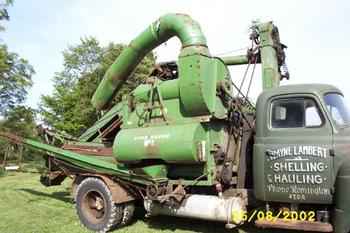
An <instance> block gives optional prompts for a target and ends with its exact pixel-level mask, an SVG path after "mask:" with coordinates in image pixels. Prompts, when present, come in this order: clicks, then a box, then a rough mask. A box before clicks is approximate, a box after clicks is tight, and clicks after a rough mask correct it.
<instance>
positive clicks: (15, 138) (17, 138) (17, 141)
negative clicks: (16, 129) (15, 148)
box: [0, 132, 24, 144]
mask: <svg viewBox="0 0 350 233" xmlns="http://www.w3.org/2000/svg"><path fill="white" fill-rule="evenodd" d="M0 137H1V138H4V139H5V140H8V141H10V142H12V143H15V144H23V142H24V139H23V138H22V137H20V136H17V135H16V134H13V133H8V132H0Z"/></svg>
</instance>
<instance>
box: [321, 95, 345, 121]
mask: <svg viewBox="0 0 350 233" xmlns="http://www.w3.org/2000/svg"><path fill="white" fill-rule="evenodd" d="M323 99H324V101H325V103H326V106H327V109H328V111H329V113H330V115H331V117H332V120H333V121H334V122H335V124H336V125H339V126H345V125H348V124H350V114H349V110H348V108H347V107H346V105H345V103H344V97H343V96H342V95H340V94H337V93H328V94H326V95H325V96H324V98H323Z"/></svg>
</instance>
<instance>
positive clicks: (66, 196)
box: [18, 188, 73, 203]
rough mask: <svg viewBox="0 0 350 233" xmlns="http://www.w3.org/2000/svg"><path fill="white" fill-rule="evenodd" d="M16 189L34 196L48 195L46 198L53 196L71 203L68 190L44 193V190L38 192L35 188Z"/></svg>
mask: <svg viewBox="0 0 350 233" xmlns="http://www.w3.org/2000/svg"><path fill="white" fill-rule="evenodd" d="M18 191H24V192H27V193H30V194H33V195H36V196H41V197H48V198H53V199H56V200H59V201H63V202H68V203H73V201H72V198H71V196H70V193H69V192H53V193H51V194H50V193H44V192H40V191H37V190H33V189H26V188H23V189H18Z"/></svg>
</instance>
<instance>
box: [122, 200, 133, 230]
mask: <svg viewBox="0 0 350 233" xmlns="http://www.w3.org/2000/svg"><path fill="white" fill-rule="evenodd" d="M134 211H135V204H134V203H133V202H129V203H126V204H124V210H123V218H122V221H121V225H122V226H126V225H129V224H130V223H131V220H132V218H133V216H134Z"/></svg>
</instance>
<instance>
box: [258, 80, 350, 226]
mask: <svg viewBox="0 0 350 233" xmlns="http://www.w3.org/2000/svg"><path fill="white" fill-rule="evenodd" d="M349 124H350V114H349V110H348V109H347V108H346V106H345V104H344V100H343V94H342V93H341V91H340V90H339V89H337V88H335V87H334V86H331V85H323V84H307V85H305V84H304V85H286V86H281V87H278V88H272V89H270V90H267V91H265V92H263V93H262V94H261V95H260V96H259V98H258V101H257V111H256V136H255V144H254V154H253V177H254V193H255V196H256V198H257V199H259V200H263V201H265V202H279V203H291V204H294V206H298V205H309V208H311V209H313V210H315V211H316V210H319V211H324V210H330V211H335V214H334V215H333V217H334V218H333V221H335V222H336V223H337V224H333V225H335V226H336V228H338V229H335V232H348V231H349V225H348V224H345V219H349V213H350V212H349V211H350V206H349V205H348V203H350V202H349V201H350V198H349V191H350V170H349V167H350V166H349V164H350V157H349V152H350V146H349V142H350V141H349V139H350V137H349V135H350V130H349ZM313 204H314V205H313ZM316 204H317V205H316ZM333 205H335V208H332V207H331V206H333ZM340 228H341V230H340ZM338 230H339V231H338Z"/></svg>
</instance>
